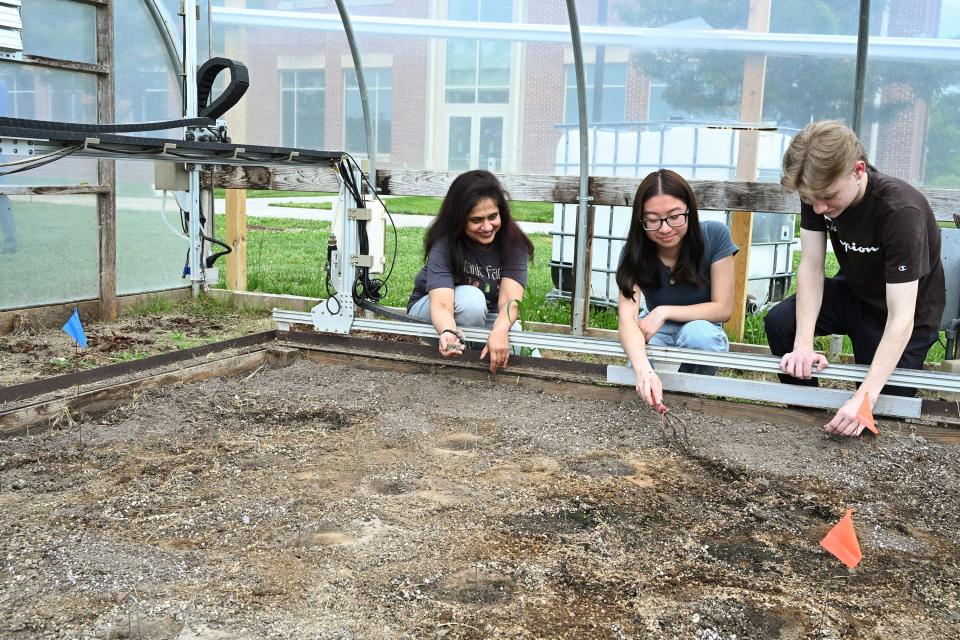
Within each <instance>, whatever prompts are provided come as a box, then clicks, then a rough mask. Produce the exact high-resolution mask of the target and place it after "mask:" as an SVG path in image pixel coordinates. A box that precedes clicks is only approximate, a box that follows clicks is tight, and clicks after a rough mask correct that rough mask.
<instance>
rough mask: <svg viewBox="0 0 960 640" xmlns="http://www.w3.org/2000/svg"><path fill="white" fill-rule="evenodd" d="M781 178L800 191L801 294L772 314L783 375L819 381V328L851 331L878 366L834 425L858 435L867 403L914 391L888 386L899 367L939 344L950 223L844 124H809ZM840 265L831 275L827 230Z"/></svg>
mask: <svg viewBox="0 0 960 640" xmlns="http://www.w3.org/2000/svg"><path fill="white" fill-rule="evenodd" d="M780 184H781V185H782V187H783V189H784V190H785V191H788V192H789V191H798V192H799V193H800V200H801V203H802V204H801V207H800V246H801V250H802V251H803V255H802V257H801V259H800V266H799V268H798V269H797V294H796V295H795V296H791V297H790V298H788V299H787V300H785V301H783V302H782V303H780V304H779V305H777V306H776V307H774V308H773V309H772V310H771V311H770V313H769V314H768V315H767V318H766V322H765V325H766V330H767V339H768V342H769V344H770V350H771V351H772V352H773V354H774V355H777V356H781V360H780V369H781V370H782V371H783V372H784V373H783V374H781V375H780V379H781V381H783V382H787V383H792V384H809V385H816V383H817V381H816V379H815V378H811V374H812V373H814V371H823V369H824V368H826V366H827V360H826V358H824V357H823V356H822V355H820V354H818V353H816V352H815V351H814V347H813V339H814V336H819V335H829V334H845V335H848V336H849V337H850V340H851V342H852V343H853V352H854V359H855V361H856V362H857V363H858V364H868V365H870V368H869V370H868V372H867V376H866V378H864V380H863V382H862V383H861V384H860V387H859V388H858V389H857V391H856V393H854V395H853V397H852V398H851V399H850V400H849V401H847V402H846V403H845V404H844V405H843V406H842V407H840V409H839V410H838V411H837V413H836V415H835V416H834V418H833V419H832V420H831V421H830V422H829V423H828V424H827V425H826V426H825V427H824V428H825V430H826V431H827V432H829V433H835V434H838V435H845V436H857V435H860V432H861V431H862V430H863V428H864V425H863V424H861V423H860V422H859V421H858V420H857V417H856V415H857V410H858V409H859V408H860V405H861V404H862V402H863V399H864V397H866V398H868V399H869V402H870V406H871V407H872V406H873V405H874V403H876V401H877V396H878V395H879V394H880V392H881V389H883V392H884V393H888V394H895V395H913V393H914V390H913V389H905V388H902V387H892V386H888V387H886V388H884V385H885V384H886V382H887V379H888V378H889V377H890V374H891V373H893V370H894V369H895V368H897V367H901V368H907V369H920V368H921V367H922V366H923V361H924V358H925V357H926V354H927V350H928V349H929V348H930V346H931V345H932V344H933V343H934V342H936V340H937V337H938V333H937V329H938V325H939V321H940V316H941V314H942V313H943V306H944V298H945V294H944V276H943V266H942V265H941V263H940V229H939V227H938V226H937V221H936V218H935V217H934V215H933V212H932V211H931V210H930V205H929V203H927V200H926V198H924V197H923V196H922V195H921V194H920V192H919V191H917V190H916V189H914V188H913V187H911V186H910V185H909V184H907V183H906V182H904V181H903V180H900V179H898V178H893V177H891V176H887V175H884V174H882V173H880V172H879V171H877V170H876V168H874V167H873V166H871V165H870V164H868V163H867V156H866V153H865V152H864V149H863V145H862V144H861V143H860V140H858V139H857V136H856V134H854V132H853V131H851V130H850V129H849V128H847V127H846V126H845V125H843V124H842V123H840V122H835V121H823V122H815V123H812V124H809V125H807V126H806V127H805V128H804V129H803V130H802V131H801V132H800V133H798V134H797V135H796V137H794V139H793V141H792V142H791V143H790V146H789V147H788V149H787V152H786V153H785V154H784V156H783V171H782V175H781V177H780ZM828 234H829V236H830V242H831V243H832V245H833V251H834V253H835V254H836V256H837V261H838V262H839V263H840V273H838V274H837V276H836V277H833V278H825V277H824V259H825V257H826V238H827V235H828Z"/></svg>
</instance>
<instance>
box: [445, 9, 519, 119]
mask: <svg viewBox="0 0 960 640" xmlns="http://www.w3.org/2000/svg"><path fill="white" fill-rule="evenodd" d="M447 17H448V18H449V19H450V20H469V21H474V22H475V21H480V22H511V21H512V20H513V2H512V1H511V0H506V1H504V0H451V1H450V2H449V3H448V6H447ZM510 48H511V47H510V43H509V42H497V41H487V40H485V41H480V40H465V39H456V38H451V39H450V40H448V41H447V70H446V71H447V73H446V100H447V103H452V104H506V103H507V102H508V101H509V99H510Z"/></svg>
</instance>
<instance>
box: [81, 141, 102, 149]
mask: <svg viewBox="0 0 960 640" xmlns="http://www.w3.org/2000/svg"><path fill="white" fill-rule="evenodd" d="M92 144H100V138H84V139H83V150H84V151H88V150H90V145H92Z"/></svg>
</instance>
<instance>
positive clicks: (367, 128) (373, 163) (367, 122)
mask: <svg viewBox="0 0 960 640" xmlns="http://www.w3.org/2000/svg"><path fill="white" fill-rule="evenodd" d="M337 11H339V12H340V20H341V22H343V32H344V33H345V34H346V36H347V43H348V44H349V45H350V55H351V56H352V57H353V68H354V71H356V73H357V86H358V88H359V89H360V104H361V106H362V107H363V132H364V134H365V135H366V138H367V160H368V161H369V162H370V184H372V185H374V189H376V184H377V141H376V139H375V138H374V133H373V120H372V118H371V116H370V102H369V100H368V99H367V81H366V78H365V77H364V75H363V63H362V62H361V61H360V49H359V48H358V47H357V39H356V38H355V37H354V35H353V24H352V23H351V22H350V14H349V13H347V8H346V7H345V6H344V4H343V0H337ZM357 206H361V203H358V204H357Z"/></svg>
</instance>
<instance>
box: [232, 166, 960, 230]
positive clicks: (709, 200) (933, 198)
mask: <svg viewBox="0 0 960 640" xmlns="http://www.w3.org/2000/svg"><path fill="white" fill-rule="evenodd" d="M457 175H458V173H457V172H452V171H410V170H404V169H378V170H377V189H378V190H379V192H380V194H381V195H404V196H439V197H442V196H444V195H445V194H446V192H447V189H448V188H449V186H450V183H451V182H453V179H454V178H455V177H456V176H457ZM498 177H499V178H500V180H501V182H503V185H504V186H505V187H506V188H507V191H509V192H510V196H511V197H512V198H513V199H514V200H529V201H535V202H553V203H558V204H577V197H578V189H579V179H578V177H577V176H557V175H536V174H513V173H503V174H498ZM214 180H215V183H216V186H218V187H225V188H233V189H274V190H277V191H289V190H296V191H337V190H338V189H339V184H338V183H337V182H336V176H335V174H334V173H333V171H332V170H330V169H326V168H304V169H299V168H291V167H276V168H272V169H271V168H269V167H234V168H232V169H230V170H229V171H222V172H219V173H217V174H216V177H215V179H214ZM640 181H641V178H623V177H605V176H593V177H591V178H590V194H591V195H592V196H593V198H594V200H593V204H594V205H595V206H602V205H615V206H622V207H630V206H633V196H634V194H635V193H636V191H637V187H638V186H639V185H640ZM690 185H691V186H692V187H693V190H694V193H695V194H696V196H697V201H698V204H699V205H700V208H701V209H715V210H720V211H728V210H739V211H762V212H768V213H787V214H789V213H798V212H799V211H800V198H799V197H798V196H797V194H796V193H790V194H784V193H782V192H781V190H780V185H779V184H774V183H769V182H725V181H716V180H692V181H691V182H690ZM920 192H921V193H922V194H923V195H924V196H925V197H926V198H927V200H928V201H929V202H930V207H931V208H932V209H933V212H934V214H935V215H936V216H937V220H944V221H952V220H953V214H954V213H957V212H960V189H932V188H925V187H924V188H921V189H920Z"/></svg>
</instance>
